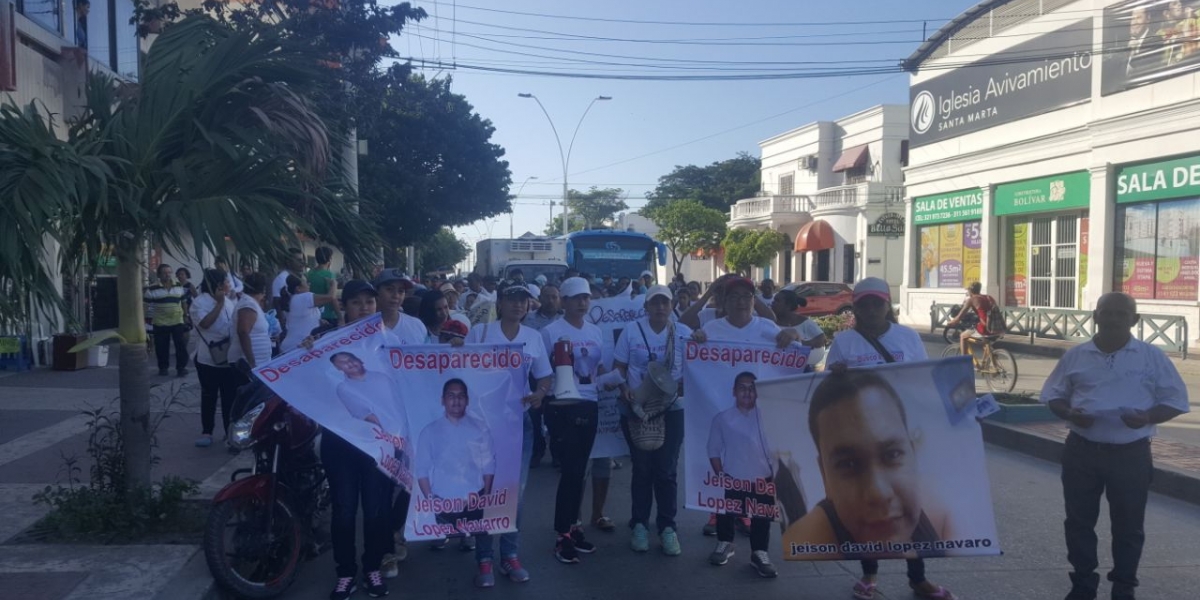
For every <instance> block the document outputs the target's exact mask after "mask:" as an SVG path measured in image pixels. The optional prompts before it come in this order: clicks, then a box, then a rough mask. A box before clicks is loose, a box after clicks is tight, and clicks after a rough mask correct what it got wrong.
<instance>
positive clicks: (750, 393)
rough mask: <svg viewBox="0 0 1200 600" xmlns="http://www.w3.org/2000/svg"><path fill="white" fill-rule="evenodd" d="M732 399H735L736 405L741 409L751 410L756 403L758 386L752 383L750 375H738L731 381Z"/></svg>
mask: <svg viewBox="0 0 1200 600" xmlns="http://www.w3.org/2000/svg"><path fill="white" fill-rule="evenodd" d="M733 399H734V400H735V401H737V407H738V408H740V409H742V410H751V409H753V408H754V407H755V406H756V405H757V404H758V387H757V386H755V385H754V379H753V378H751V377H738V378H737V380H736V381H734V382H733Z"/></svg>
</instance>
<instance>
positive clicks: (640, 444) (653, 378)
mask: <svg viewBox="0 0 1200 600" xmlns="http://www.w3.org/2000/svg"><path fill="white" fill-rule="evenodd" d="M638 331H640V332H641V334H642V341H644V342H645V343H646V351H647V352H648V353H649V355H650V357H649V358H650V361H649V363H648V364H647V365H646V376H645V377H644V378H643V379H642V385H641V387H640V388H639V389H638V391H637V392H636V394H637V395H639V396H644V397H646V400H645V402H644V403H642V405H641V406H642V412H643V414H644V415H645V416H643V417H641V418H639V417H638V416H637V415H634V416H633V417H632V418H630V419H629V439H630V441H631V442H633V445H634V447H636V448H637V449H638V450H642V451H645V452H653V451H655V450H658V449H659V448H662V445H663V444H664V443H665V442H666V440H667V420H666V418H664V415H666V413H667V411H668V410H670V409H671V407H672V406H674V405H675V402H676V401H677V400H679V394H678V391H677V390H673V391H671V392H668V391H667V390H665V389H663V386H662V385H661V384H662V383H665V382H666V381H669V382H670V383H672V384H674V383H675V380H674V379H672V378H671V367H670V364H671V362H672V361H673V359H674V357H675V324H674V323H671V324H670V329H669V330H668V332H667V351H666V357H665V358H666V362H661V363H660V362H657V360H656V359H657V357H656V356H655V354H654V352H652V351H650V342H649V340H647V339H646V331H645V330H644V329H642V324H641V323H638Z"/></svg>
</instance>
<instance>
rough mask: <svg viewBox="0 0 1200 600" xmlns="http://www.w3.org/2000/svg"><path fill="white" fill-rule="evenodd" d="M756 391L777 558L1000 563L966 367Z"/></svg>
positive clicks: (814, 380)
mask: <svg viewBox="0 0 1200 600" xmlns="http://www.w3.org/2000/svg"><path fill="white" fill-rule="evenodd" d="M757 383H758V385H757V393H758V406H759V410H760V411H762V423H763V437H764V438H765V439H767V440H769V441H770V442H771V443H772V448H773V451H774V453H775V456H777V457H778V458H779V460H778V462H777V464H776V467H777V469H779V471H777V472H776V481H777V482H778V485H779V488H780V491H779V493H778V494H777V496H778V498H779V508H780V511H779V512H780V516H781V517H782V520H783V526H784V534H783V557H784V558H785V559H786V560H846V559H861V558H902V557H903V558H915V557H922V558H936V557H944V556H977V555H998V554H1000V544H999V540H998V539H997V534H996V523H995V515H994V512H993V508H992V498H991V489H990V484H989V482H988V475H987V466H986V463H985V457H984V448H983V437H982V433H981V428H980V426H979V423H978V422H977V421H976V419H975V418H974V417H975V415H976V414H977V404H976V396H975V381H974V374H973V371H972V367H971V361H970V359H969V358H967V357H956V358H950V359H945V360H941V361H930V362H920V363H894V364H889V365H883V366H878V367H870V368H865V369H850V370H848V371H846V372H845V373H839V374H831V373H828V372H826V373H816V374H808V375H801V376H796V377H784V378H779V379H774V380H770V381H767V380H760V381H758V382H757ZM785 483H786V485H785ZM785 491H786V493H785Z"/></svg>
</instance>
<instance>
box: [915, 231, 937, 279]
mask: <svg viewBox="0 0 1200 600" xmlns="http://www.w3.org/2000/svg"><path fill="white" fill-rule="evenodd" d="M938 230H939V227H938V226H937V225H934V226H931V227H922V228H921V266H920V273H919V275H920V283H919V284H918V287H923V288H935V287H938V276H937V268H938V233H939V231H938Z"/></svg>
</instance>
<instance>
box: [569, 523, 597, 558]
mask: <svg viewBox="0 0 1200 600" xmlns="http://www.w3.org/2000/svg"><path fill="white" fill-rule="evenodd" d="M571 541H572V542H574V543H575V551H576V552H580V553H583V554H591V553H593V552H595V551H596V545H595V544H593V543H591V542H589V541H587V539H586V538H584V537H583V528H582V527H572V528H571Z"/></svg>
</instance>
